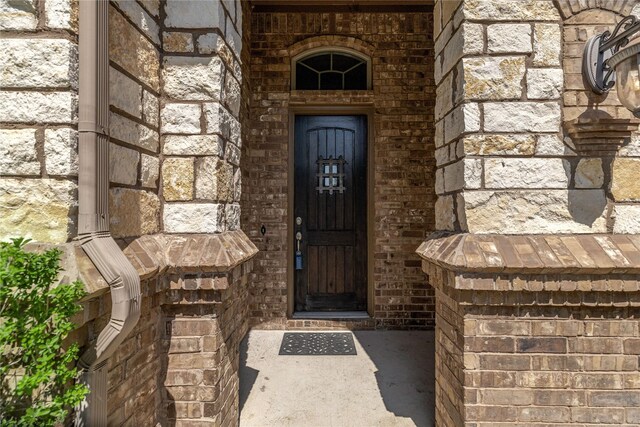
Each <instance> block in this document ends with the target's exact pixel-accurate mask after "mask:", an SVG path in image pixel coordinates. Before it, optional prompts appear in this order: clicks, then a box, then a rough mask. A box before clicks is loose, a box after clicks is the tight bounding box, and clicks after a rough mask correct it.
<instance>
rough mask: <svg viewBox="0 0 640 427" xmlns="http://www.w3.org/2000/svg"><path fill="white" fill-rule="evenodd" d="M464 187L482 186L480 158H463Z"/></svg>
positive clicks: (474, 187)
mask: <svg viewBox="0 0 640 427" xmlns="http://www.w3.org/2000/svg"><path fill="white" fill-rule="evenodd" d="M463 162H464V188H465V189H476V188H480V187H482V159H471V158H468V157H465V158H464V160H463Z"/></svg>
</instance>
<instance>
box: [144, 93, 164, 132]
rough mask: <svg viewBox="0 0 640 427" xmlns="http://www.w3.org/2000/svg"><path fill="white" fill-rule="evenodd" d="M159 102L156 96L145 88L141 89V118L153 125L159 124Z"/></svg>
mask: <svg viewBox="0 0 640 427" xmlns="http://www.w3.org/2000/svg"><path fill="white" fill-rule="evenodd" d="M159 104H160V103H159V101H158V97H157V96H155V95H154V94H152V93H150V92H148V91H146V90H143V91H142V119H143V120H144V121H145V122H146V123H149V124H150V125H153V126H155V127H158V125H159V124H160V106H159Z"/></svg>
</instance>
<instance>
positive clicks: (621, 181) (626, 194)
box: [611, 157, 640, 202]
mask: <svg viewBox="0 0 640 427" xmlns="http://www.w3.org/2000/svg"><path fill="white" fill-rule="evenodd" d="M638 177H640V159H635V158H624V157H618V158H616V159H614V160H613V172H612V177H611V194H612V195H613V198H614V200H615V201H617V202H622V201H625V202H629V201H640V181H639V180H638Z"/></svg>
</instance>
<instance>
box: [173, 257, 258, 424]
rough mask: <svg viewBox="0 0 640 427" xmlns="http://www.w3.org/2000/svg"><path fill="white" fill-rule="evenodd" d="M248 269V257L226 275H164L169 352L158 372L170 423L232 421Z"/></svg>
mask: <svg viewBox="0 0 640 427" xmlns="http://www.w3.org/2000/svg"><path fill="white" fill-rule="evenodd" d="M250 271H251V262H249V263H246V264H244V265H242V266H239V267H236V268H235V269H233V270H232V271H231V272H229V273H227V274H225V275H200V276H198V277H196V276H186V277H185V276H182V277H180V276H170V277H168V278H167V279H165V280H166V281H167V282H168V283H169V285H168V287H169V289H170V290H169V292H168V294H167V297H166V299H167V301H166V304H165V305H164V306H163V324H164V326H165V328H164V331H163V333H164V340H163V343H164V349H165V351H167V353H168V354H167V356H166V357H167V359H166V367H165V369H166V370H163V372H166V377H165V379H164V385H165V391H166V393H165V403H166V405H167V406H166V407H167V417H168V420H169V421H170V422H171V423H177V425H205V424H206V425H219V426H234V425H237V423H238V417H239V386H240V383H239V377H238V372H239V368H240V359H239V357H240V341H241V340H242V339H243V338H244V336H245V334H246V333H247V330H248V325H249V316H248V312H247V311H248V291H247V280H248V273H249V272H250ZM190 282H191V283H190ZM191 288H197V289H200V290H188V289H191ZM211 288H213V289H216V288H222V289H223V290H221V291H218V292H216V291H214V290H213V289H211Z"/></svg>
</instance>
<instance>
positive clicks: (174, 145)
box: [162, 135, 224, 157]
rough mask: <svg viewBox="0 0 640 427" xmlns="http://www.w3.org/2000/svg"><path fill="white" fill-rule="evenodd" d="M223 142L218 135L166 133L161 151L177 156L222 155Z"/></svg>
mask: <svg viewBox="0 0 640 427" xmlns="http://www.w3.org/2000/svg"><path fill="white" fill-rule="evenodd" d="M223 147H224V142H223V141H222V139H221V138H220V136H219V135H188V136H182V135H167V136H165V137H164V145H163V147H162V152H163V153H164V154H173V155H179V156H185V155H186V156H212V155H213V156H219V157H222V155H223V153H224V152H223Z"/></svg>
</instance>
